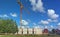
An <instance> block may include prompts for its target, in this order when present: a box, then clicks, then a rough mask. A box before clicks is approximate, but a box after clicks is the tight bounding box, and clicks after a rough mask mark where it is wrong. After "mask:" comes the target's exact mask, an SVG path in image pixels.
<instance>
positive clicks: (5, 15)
mask: <svg viewBox="0 0 60 37" xmlns="http://www.w3.org/2000/svg"><path fill="white" fill-rule="evenodd" d="M0 17H9V16H8V15H7V14H4V15H0Z"/></svg>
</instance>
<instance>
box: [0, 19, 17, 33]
mask: <svg viewBox="0 0 60 37" xmlns="http://www.w3.org/2000/svg"><path fill="white" fill-rule="evenodd" d="M16 32H18V27H17V24H16V21H14V20H11V19H6V20H5V19H0V33H13V34H14V33H16Z"/></svg>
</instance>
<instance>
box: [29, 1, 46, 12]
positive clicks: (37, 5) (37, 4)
mask: <svg viewBox="0 0 60 37" xmlns="http://www.w3.org/2000/svg"><path fill="white" fill-rule="evenodd" d="M29 1H30V2H31V5H32V8H33V10H34V11H40V12H45V11H44V7H43V2H42V0H37V2H36V0H29Z"/></svg>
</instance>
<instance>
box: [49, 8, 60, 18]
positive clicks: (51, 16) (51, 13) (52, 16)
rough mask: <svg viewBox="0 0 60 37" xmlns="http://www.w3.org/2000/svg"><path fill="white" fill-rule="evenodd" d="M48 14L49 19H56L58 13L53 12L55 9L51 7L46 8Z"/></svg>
mask: <svg viewBox="0 0 60 37" xmlns="http://www.w3.org/2000/svg"><path fill="white" fill-rule="evenodd" d="M48 16H49V17H50V18H51V19H57V18H58V17H59V15H58V14H56V13H55V10H53V9H48Z"/></svg>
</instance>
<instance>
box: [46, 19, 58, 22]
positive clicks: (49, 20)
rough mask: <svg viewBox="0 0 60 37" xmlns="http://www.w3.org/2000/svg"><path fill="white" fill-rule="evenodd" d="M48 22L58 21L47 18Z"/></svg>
mask: <svg viewBox="0 0 60 37" xmlns="http://www.w3.org/2000/svg"><path fill="white" fill-rule="evenodd" d="M47 21H48V22H58V20H57V19H47Z"/></svg>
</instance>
